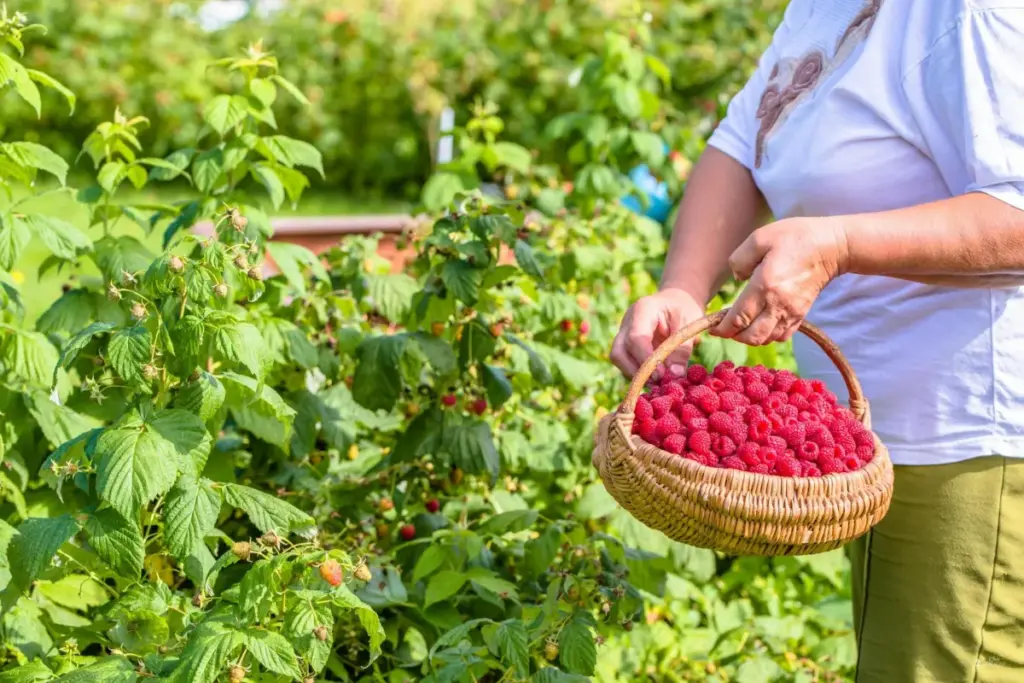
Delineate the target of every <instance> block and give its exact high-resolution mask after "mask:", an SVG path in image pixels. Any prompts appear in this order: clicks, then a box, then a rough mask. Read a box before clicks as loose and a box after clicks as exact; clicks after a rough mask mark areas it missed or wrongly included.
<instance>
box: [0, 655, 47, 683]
mask: <svg viewBox="0 0 1024 683" xmlns="http://www.w3.org/2000/svg"><path fill="white" fill-rule="evenodd" d="M54 678H56V676H54V674H53V672H52V671H50V670H49V669H48V668H47V666H46V665H45V664H43V663H42V662H41V661H39V660H38V659H34V660H32V661H31V662H27V663H25V664H16V665H15V667H14V668H13V669H7V670H6V671H0V683H44V682H45V681H52V680H54Z"/></svg>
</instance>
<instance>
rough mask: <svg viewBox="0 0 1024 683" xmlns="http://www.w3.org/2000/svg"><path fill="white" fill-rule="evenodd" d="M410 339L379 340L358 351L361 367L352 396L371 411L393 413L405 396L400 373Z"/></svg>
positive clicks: (354, 381) (392, 337)
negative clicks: (392, 410) (397, 402)
mask: <svg viewBox="0 0 1024 683" xmlns="http://www.w3.org/2000/svg"><path fill="white" fill-rule="evenodd" d="M406 341H407V337H405V336H402V335H393V336H379V337H370V338H368V339H365V340H364V341H363V342H362V343H361V344H360V345H359V348H358V349H357V350H356V355H357V357H358V365H356V371H355V376H354V378H353V382H352V396H353V397H354V398H355V400H356V402H357V403H359V405H361V406H363V407H365V408H369V409H370V410H391V409H392V408H393V407H394V405H395V402H396V401H397V400H398V397H399V395H401V392H402V374H401V369H400V364H401V359H402V355H403V354H404V353H405V344H406Z"/></svg>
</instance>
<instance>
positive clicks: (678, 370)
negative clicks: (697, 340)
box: [665, 341, 693, 377]
mask: <svg viewBox="0 0 1024 683" xmlns="http://www.w3.org/2000/svg"><path fill="white" fill-rule="evenodd" d="M692 354H693V342H692V341H688V342H686V343H685V344H682V345H680V347H679V348H678V349H676V350H675V351H673V352H672V353H671V354H669V357H668V358H666V359H665V367H666V368H667V369H668V371H669V373H670V374H672V375H675V376H676V377H679V376H681V375H683V374H685V373H686V366H687V365H688V364H689V363H690V356H691V355H692Z"/></svg>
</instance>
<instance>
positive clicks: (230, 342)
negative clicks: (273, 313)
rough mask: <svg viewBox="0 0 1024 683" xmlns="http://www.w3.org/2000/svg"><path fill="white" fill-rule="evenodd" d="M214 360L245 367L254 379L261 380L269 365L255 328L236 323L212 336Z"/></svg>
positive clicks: (218, 330)
mask: <svg viewBox="0 0 1024 683" xmlns="http://www.w3.org/2000/svg"><path fill="white" fill-rule="evenodd" d="M212 347H213V352H214V355H215V357H216V358H218V359H219V360H223V361H226V362H228V363H237V364H241V365H242V366H243V367H245V368H246V369H247V370H248V371H249V372H251V373H252V376H253V377H255V378H256V379H263V377H264V376H265V375H266V372H267V369H268V365H269V354H268V353H267V347H266V344H265V343H264V342H263V336H262V335H261V334H260V331H259V330H258V329H256V327H255V326H253V325H250V324H249V323H238V324H237V325H228V326H225V327H221V328H219V329H217V330H216V331H215V332H214V334H213V341H212Z"/></svg>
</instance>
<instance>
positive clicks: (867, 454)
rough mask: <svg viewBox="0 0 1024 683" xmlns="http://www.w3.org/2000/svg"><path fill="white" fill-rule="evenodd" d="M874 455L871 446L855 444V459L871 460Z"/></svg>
mask: <svg viewBox="0 0 1024 683" xmlns="http://www.w3.org/2000/svg"><path fill="white" fill-rule="evenodd" d="M874 457H875V449H874V447H873V446H857V459H858V460H861V461H863V462H871V460H873V459H874Z"/></svg>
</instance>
